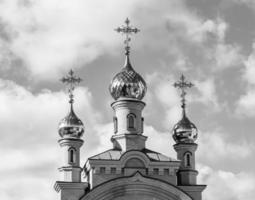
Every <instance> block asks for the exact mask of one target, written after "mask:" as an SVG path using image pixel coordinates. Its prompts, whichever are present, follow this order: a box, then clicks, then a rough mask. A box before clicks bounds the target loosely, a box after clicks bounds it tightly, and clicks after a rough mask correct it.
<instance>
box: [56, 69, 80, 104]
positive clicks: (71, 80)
mask: <svg viewBox="0 0 255 200" xmlns="http://www.w3.org/2000/svg"><path fill="white" fill-rule="evenodd" d="M60 80H61V81H62V82H63V83H66V84H67V85H68V93H69V98H70V100H69V103H71V104H72V103H73V101H74V100H73V97H74V95H73V91H74V89H75V86H76V85H77V84H79V83H80V82H81V81H82V79H81V78H80V77H76V76H75V75H74V72H73V70H72V69H71V70H70V71H69V72H68V75H67V76H65V77H63V78H61V79H60Z"/></svg>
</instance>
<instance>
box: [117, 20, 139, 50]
mask: <svg viewBox="0 0 255 200" xmlns="http://www.w3.org/2000/svg"><path fill="white" fill-rule="evenodd" d="M125 24H126V25H125V26H124V25H122V26H121V27H118V28H116V29H115V31H117V32H118V33H122V34H125V35H126V39H125V40H124V44H125V45H126V46H125V50H126V54H129V50H130V46H129V42H130V41H131V37H130V35H132V34H133V33H138V32H139V31H140V30H139V29H138V28H133V27H132V26H130V25H129V24H130V21H129V19H128V18H127V19H126V20H125Z"/></svg>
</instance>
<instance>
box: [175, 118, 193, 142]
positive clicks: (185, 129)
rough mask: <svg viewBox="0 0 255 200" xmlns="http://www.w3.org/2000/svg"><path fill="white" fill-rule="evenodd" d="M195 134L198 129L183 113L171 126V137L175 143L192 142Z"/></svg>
mask: <svg viewBox="0 0 255 200" xmlns="http://www.w3.org/2000/svg"><path fill="white" fill-rule="evenodd" d="M197 135H198V131H197V128H196V126H195V124H193V123H192V122H191V121H190V120H189V119H188V117H186V115H185V114H184V115H183V117H182V119H181V120H180V121H179V122H178V123H177V124H176V125H175V126H174V128H173V139H174V140H175V142H176V143H194V142H195V140H196V139H197Z"/></svg>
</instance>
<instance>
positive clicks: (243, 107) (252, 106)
mask: <svg viewBox="0 0 255 200" xmlns="http://www.w3.org/2000/svg"><path fill="white" fill-rule="evenodd" d="M254 99H255V89H248V91H247V93H246V94H245V95H242V96H241V97H240V99H239V100H238V102H237V107H236V110H235V112H236V116H237V117H254V116H255V102H254Z"/></svg>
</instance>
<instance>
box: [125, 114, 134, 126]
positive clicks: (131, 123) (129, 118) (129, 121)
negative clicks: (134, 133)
mask: <svg viewBox="0 0 255 200" xmlns="http://www.w3.org/2000/svg"><path fill="white" fill-rule="evenodd" d="M127 126H128V129H134V128H135V115H134V114H129V115H128V116H127Z"/></svg>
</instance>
